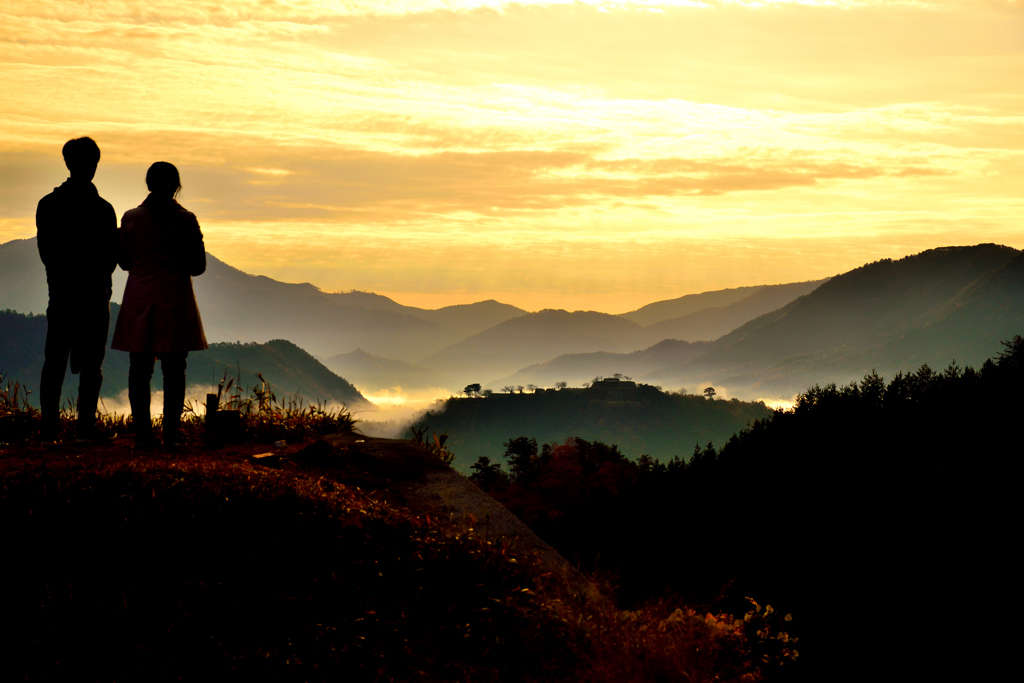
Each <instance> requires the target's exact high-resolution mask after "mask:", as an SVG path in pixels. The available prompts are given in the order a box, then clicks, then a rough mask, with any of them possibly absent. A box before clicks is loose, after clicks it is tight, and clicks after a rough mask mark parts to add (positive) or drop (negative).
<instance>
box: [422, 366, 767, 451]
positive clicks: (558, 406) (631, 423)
mask: <svg viewBox="0 0 1024 683" xmlns="http://www.w3.org/2000/svg"><path fill="white" fill-rule="evenodd" d="M629 384H632V383H631V382H630V383H629ZM770 415H771V410H769V409H768V408H766V407H765V406H764V405H762V404H760V403H742V402H739V401H708V400H707V399H705V398H704V397H703V396H684V395H679V394H669V393H665V392H662V391H659V390H658V389H656V388H655V387H652V386H638V387H635V388H628V387H627V388H622V389H608V388H607V387H595V388H591V389H563V390H561V391H554V390H551V391H544V392H541V393H536V394H528V393H527V394H493V395H491V396H488V397H486V398H450V399H448V401H447V402H446V403H445V405H444V407H442V408H440V409H438V410H436V411H431V412H428V413H427V414H426V415H424V416H423V417H422V418H421V419H420V420H419V421H418V423H417V424H418V425H419V426H424V425H425V426H427V427H429V431H428V434H429V432H437V433H439V434H440V433H442V432H445V431H447V432H448V434H450V435H451V438H450V439H449V441H448V444H449V445H450V447H451V450H452V452H454V453H455V456H456V460H455V466H456V467H457V468H459V469H461V470H462V471H468V468H469V466H470V465H472V464H473V463H474V462H475V461H476V459H477V458H478V457H480V456H481V455H486V456H488V457H490V458H491V459H492V460H495V461H499V462H500V461H501V455H502V453H503V452H504V448H503V446H502V443H503V442H505V441H508V440H509V439H511V438H515V437H518V436H527V437H534V438H536V439H537V441H538V442H540V443H550V442H562V441H564V440H565V439H566V438H568V437H570V436H578V437H580V438H583V439H587V440H591V441H593V440H598V441H603V442H605V443H607V444H616V445H618V447H619V449H620V450H621V451H622V452H623V453H625V454H626V455H627V456H629V457H630V458H636V457H638V456H640V455H642V454H648V455H651V456H653V457H655V458H658V459H660V460H668V459H671V458H672V457H674V456H676V455H679V456H681V457H684V458H685V457H688V456H689V455H690V453H691V452H692V451H693V447H694V445H695V444H698V443H699V444H701V445H703V444H706V443H707V442H708V441H714V442H715V443H724V442H725V441H727V440H728V439H729V437H730V436H732V435H733V434H734V433H736V432H738V431H739V430H740V429H742V428H743V427H745V426H747V424H748V423H750V422H752V421H753V420H755V419H761V418H767V417H769V416H770Z"/></svg>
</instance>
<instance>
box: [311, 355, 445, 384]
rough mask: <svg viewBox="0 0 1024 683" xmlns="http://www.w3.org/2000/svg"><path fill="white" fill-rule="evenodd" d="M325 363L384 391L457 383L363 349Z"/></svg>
mask: <svg viewBox="0 0 1024 683" xmlns="http://www.w3.org/2000/svg"><path fill="white" fill-rule="evenodd" d="M324 365H326V366H327V367H328V368H330V369H331V370H333V371H334V372H336V373H338V374H339V375H341V376H342V377H345V378H347V379H348V380H349V381H350V382H352V383H353V384H355V385H357V386H359V387H360V388H361V389H362V390H363V391H382V390H385V389H394V388H395V387H401V388H402V389H404V390H410V389H437V388H448V387H452V386H454V384H453V383H452V381H451V380H450V379H449V378H447V377H445V376H444V375H441V374H439V373H437V372H434V371H433V370H431V369H429V368H425V367H423V366H420V365H415V364H413V363H406V362H405V361H401V360H395V359H393V358H379V357H377V356H373V355H371V354H369V353H367V352H366V351H363V350H362V349H356V350H355V351H352V352H351V353H342V354H339V355H337V356H332V357H330V358H328V359H327V360H325V361H324Z"/></svg>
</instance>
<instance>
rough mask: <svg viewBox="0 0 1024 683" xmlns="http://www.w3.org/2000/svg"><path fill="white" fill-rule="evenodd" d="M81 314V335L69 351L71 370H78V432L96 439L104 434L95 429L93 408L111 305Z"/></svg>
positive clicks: (101, 376) (97, 399)
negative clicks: (82, 315)
mask: <svg viewBox="0 0 1024 683" xmlns="http://www.w3.org/2000/svg"><path fill="white" fill-rule="evenodd" d="M84 314H85V315H84V317H83V319H82V320H81V321H80V327H79V330H80V336H79V338H78V339H77V340H76V342H77V343H76V345H75V348H74V349H73V350H72V352H71V366H72V368H71V369H72V370H75V369H76V368H75V366H76V365H77V366H78V369H79V380H78V435H79V436H80V437H85V438H97V437H103V436H106V435H103V434H102V432H100V431H99V430H98V429H96V408H97V405H98V403H99V399H100V387H101V386H102V385H103V357H104V355H105V354H106V350H107V331H108V330H109V329H110V304H109V303H107V302H103V303H102V304H100V305H97V306H95V307H92V308H91V309H90V310H88V311H85V312H84ZM76 361H77V362H76ZM107 438H109V437H107Z"/></svg>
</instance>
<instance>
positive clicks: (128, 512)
mask: <svg viewBox="0 0 1024 683" xmlns="http://www.w3.org/2000/svg"><path fill="white" fill-rule="evenodd" d="M8 398H9V396H8ZM5 405H6V406H7V413H6V414H5V415H0V425H4V424H6V425H7V427H9V428H11V429H13V430H15V431H16V433H17V436H18V438H17V439H8V440H7V441H6V443H5V445H3V446H0V482H2V483H0V525H2V528H3V529H4V530H5V534H4V536H5V539H4V555H5V558H6V559H5V561H4V562H3V563H2V567H0V581H3V585H4V586H5V587H6V589H5V591H3V593H2V597H0V612H2V613H3V614H4V617H5V621H6V623H7V624H9V625H12V626H14V636H13V639H9V640H7V642H6V643H5V646H6V647H7V648H8V653H9V654H8V655H5V656H4V658H3V659H2V660H0V678H2V679H4V680H52V679H55V678H57V679H65V680H165V679H175V680H177V679H179V678H181V677H184V678H185V679H189V678H197V677H201V678H203V679H206V680H236V679H237V680H241V679H245V680H286V681H287V680H295V681H318V680H450V681H463V680H465V681H470V680H472V681H544V680H588V681H631V680H632V681H677V680H678V681H683V680H686V681H712V680H715V681H726V680H744V681H755V680H761V679H762V669H761V667H763V666H766V665H765V664H764V662H761V661H759V660H758V661H755V657H754V655H753V654H752V652H751V647H750V646H749V645H748V642H749V641H748V637H747V633H748V631H750V629H751V628H752V627H754V626H756V624H757V623H758V620H759V619H760V608H758V610H756V611H755V610H752V611H751V614H750V616H748V617H747V620H746V621H744V619H742V618H739V619H735V618H733V617H730V616H726V615H709V614H697V613H695V612H694V611H692V610H688V609H686V608H685V607H679V606H677V605H672V604H669V603H668V602H665V601H660V602H656V603H652V604H650V605H648V606H645V607H643V608H641V609H638V610H636V611H632V612H622V611H619V610H617V609H615V607H614V606H612V605H611V603H610V602H601V603H600V604H598V603H596V602H595V601H589V603H588V602H587V601H584V600H581V599H580V598H579V597H578V596H574V595H570V594H568V592H567V591H565V590H564V589H563V588H561V587H560V586H559V585H558V584H557V583H555V582H554V581H553V579H552V578H551V577H547V576H544V575H540V573H539V572H538V571H536V570H535V569H534V568H533V566H532V564H531V559H530V558H529V557H524V556H521V555H517V554H516V553H515V552H513V551H512V550H511V549H510V548H509V547H507V546H504V545H502V544H498V543H495V542H491V541H488V540H486V539H485V538H483V537H481V536H479V535H478V534H477V533H476V532H475V531H474V530H472V529H469V530H467V529H465V528H464V527H458V526H456V525H455V524H453V523H452V521H451V520H448V519H437V518H436V517H432V516H428V515H423V516H417V515H415V514H413V513H411V512H410V511H409V510H408V509H407V508H406V507H404V505H403V501H402V500H401V499H400V497H399V496H398V495H397V494H396V493H395V492H394V490H392V489H391V488H390V487H389V481H388V477H387V476H384V475H382V471H380V470H374V468H373V466H372V465H371V466H370V467H369V468H368V467H367V466H366V463H359V462H358V459H355V460H352V461H349V460H346V457H345V454H344V453H334V454H330V453H325V448H328V447H327V446H325V442H322V441H321V442H316V441H315V438H316V437H315V434H306V436H305V438H304V439H301V440H299V442H298V443H295V444H293V445H289V446H286V447H284V448H276V449H275V448H271V447H268V446H267V445H266V444H265V443H264V444H261V443H259V442H258V441H256V442H252V443H246V444H236V445H230V446H226V447H224V448H221V449H218V450H208V449H204V448H202V447H201V446H199V445H198V444H199V443H201V442H200V440H199V439H195V440H194V443H196V444H197V445H196V446H195V447H190V448H186V449H184V450H182V451H179V452H174V453H167V452H163V451H159V450H158V451H148V452H144V451H137V450H135V448H134V446H133V443H132V441H131V440H130V439H128V438H123V437H122V438H119V439H116V440H115V441H113V442H112V443H110V444H104V445H76V444H74V443H72V442H70V441H68V442H64V443H59V444H52V443H51V444H42V443H39V442H38V440H36V439H35V438H33V436H32V429H31V427H32V426H33V423H34V421H35V419H36V416H34V415H32V414H31V413H28V414H26V413H25V412H24V407H22V408H20V409H19V410H21V411H22V412H20V413H18V414H15V413H14V412H13V409H12V408H11V405H12V404H11V402H10V401H8V402H7V403H6V404H5ZM4 420H6V422H3V421H4ZM335 424H337V420H335ZM193 428H197V426H196V425H195V424H194V425H193ZM290 429H291V430H292V433H294V434H298V433H300V431H298V430H296V428H295V425H291V426H290ZM313 431H315V430H313ZM302 433H304V432H302ZM267 434H271V435H276V432H275V431H274V430H272V429H269V428H268V427H267V425H264V428H263V431H261V432H258V433H257V435H263V436H264V437H266V436H267ZM0 441H4V439H0ZM396 443H399V442H396ZM405 445H406V446H407V445H408V444H407V443H406V444H405ZM268 449H269V450H272V451H274V452H275V454H276V456H277V457H274V458H269V459H266V460H269V461H271V462H272V465H269V466H268V465H263V464H260V462H261V460H258V459H253V458H252V456H253V455H256V454H259V453H262V452H267V451H268ZM421 450H422V453H423V459H424V461H423V462H424V465H425V467H430V466H441V465H439V464H438V463H437V454H436V453H432V452H431V451H430V450H429V449H427V448H422V449H421ZM406 470H407V471H406V472H405V473H404V474H403V475H402V476H417V467H416V466H415V464H413V465H412V466H411V467H409V466H407V467H406Z"/></svg>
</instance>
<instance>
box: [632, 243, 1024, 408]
mask: <svg viewBox="0 0 1024 683" xmlns="http://www.w3.org/2000/svg"><path fill="white" fill-rule="evenodd" d="M1018 255H1019V252H1018V251H1017V250H1015V249H1011V248H1009V247H1003V246H998V245H994V244H983V245H978V246H974V247H946V248H942V249H932V250H929V251H926V252H922V253H920V254H917V255H914V256H908V257H906V258H903V259H900V260H898V261H892V260H889V259H886V260H882V261H877V262H875V263H871V264H868V265H865V266H862V267H861V268H857V269H855V270H852V271H850V272H848V273H844V274H842V275H839V276H837V277H835V278H832V279H831V280H830V281H829V282H827V283H825V284H824V285H822V286H821V287H819V288H817V289H816V290H814V291H813V292H811V293H810V294H808V295H806V296H803V297H801V298H799V299H797V300H796V301H794V302H792V303H791V304H789V305H787V306H785V307H784V308H781V309H779V310H777V311H774V312H772V313H768V314H766V315H763V316H760V317H758V318H755V319H754V320H751V321H750V322H748V323H746V324H745V325H743V326H741V327H739V328H738V329H736V330H735V331H733V332H731V333H729V334H728V335H725V336H724V337H722V338H721V339H719V340H718V341H716V342H715V345H714V349H713V350H712V351H710V352H709V353H707V354H704V355H703V356H700V357H699V358H696V359H693V360H691V361H688V362H685V363H681V364H677V365H674V366H671V367H667V368H664V369H662V370H660V371H657V372H654V373H650V374H649V375H646V376H645V379H647V380H648V381H652V382H658V383H663V384H666V385H673V384H675V383H679V384H684V385H685V384H686V383H688V382H693V381H695V380H699V381H701V382H715V383H719V384H722V385H724V386H727V387H731V388H734V389H735V390H736V391H737V392H746V393H748V394H749V393H761V394H762V395H763V393H764V392H765V391H772V392H776V393H781V392H792V393H795V392H796V391H799V390H802V389H804V388H806V386H807V385H808V384H813V383H815V382H819V383H824V382H828V381H836V382H845V381H848V380H850V379H855V378H859V377H860V376H861V375H863V374H864V373H866V372H870V371H871V370H872V369H873V368H876V369H878V371H879V372H883V373H886V374H892V373H894V372H896V371H898V370H906V369H909V368H913V367H915V366H917V365H919V364H920V363H921V362H924V361H927V362H929V363H932V364H935V365H937V366H944V365H946V364H948V363H949V361H951V360H953V359H954V358H956V359H958V360H961V361H963V362H974V363H979V362H981V361H982V360H984V359H985V358H987V357H988V356H990V355H992V353H993V352H994V351H995V350H997V349H998V347H999V341H1000V339H1001V338H1007V337H1008V336H1012V334H1011V333H1019V332H1020V331H1022V330H1024V319H1022V311H1024V297H1022V296H1021V291H1022V284H1021V282H1022V272H1024V268H1022V267H1021V265H1020V257H1019V256H1018ZM1011 262H1012V263H1011Z"/></svg>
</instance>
